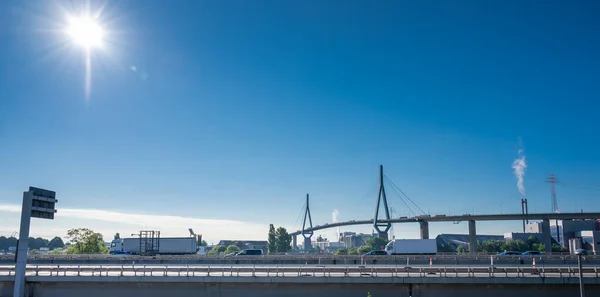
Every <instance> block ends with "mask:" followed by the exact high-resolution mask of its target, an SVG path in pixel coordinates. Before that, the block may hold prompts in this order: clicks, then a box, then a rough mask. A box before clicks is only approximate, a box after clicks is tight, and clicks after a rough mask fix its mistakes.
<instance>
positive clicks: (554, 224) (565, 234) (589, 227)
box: [550, 220, 598, 248]
mask: <svg viewBox="0 0 600 297" xmlns="http://www.w3.org/2000/svg"><path fill="white" fill-rule="evenodd" d="M579 231H598V222H597V221H596V220H550V234H551V235H552V238H554V240H556V241H557V242H558V243H559V244H560V245H561V246H562V247H564V248H568V247H569V239H570V238H575V237H577V234H576V233H577V232H579Z"/></svg>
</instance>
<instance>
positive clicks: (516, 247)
mask: <svg viewBox="0 0 600 297" xmlns="http://www.w3.org/2000/svg"><path fill="white" fill-rule="evenodd" d="M528 249H529V246H528V245H527V243H526V242H525V241H523V240H520V239H518V240H507V241H505V242H504V244H502V246H501V250H502V251H516V252H525V251H527V250H528Z"/></svg>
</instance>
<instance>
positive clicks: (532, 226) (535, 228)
mask: <svg viewBox="0 0 600 297" xmlns="http://www.w3.org/2000/svg"><path fill="white" fill-rule="evenodd" d="M525 233H542V223H541V222H531V223H529V224H527V225H526V226H525Z"/></svg>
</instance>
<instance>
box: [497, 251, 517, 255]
mask: <svg viewBox="0 0 600 297" xmlns="http://www.w3.org/2000/svg"><path fill="white" fill-rule="evenodd" d="M520 255H521V253H519V252H515V251H504V252H502V253H499V254H498V255H496V256H520Z"/></svg>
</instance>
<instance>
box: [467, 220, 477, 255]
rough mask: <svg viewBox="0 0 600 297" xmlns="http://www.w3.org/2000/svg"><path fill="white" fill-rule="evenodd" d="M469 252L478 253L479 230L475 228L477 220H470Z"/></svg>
mask: <svg viewBox="0 0 600 297" xmlns="http://www.w3.org/2000/svg"><path fill="white" fill-rule="evenodd" d="M469 253H470V254H471V255H474V254H476V253H477V231H476V230H475V221H474V220H469Z"/></svg>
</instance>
